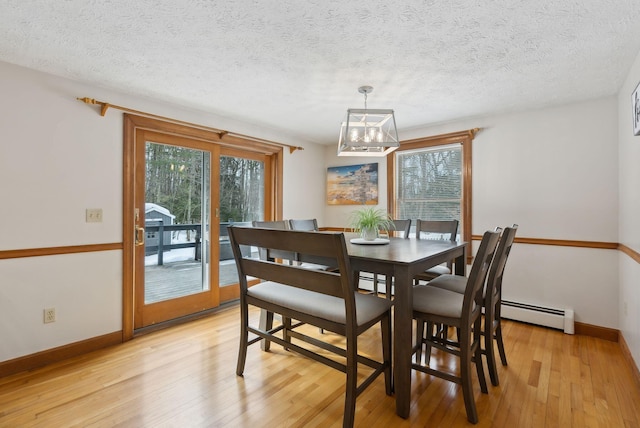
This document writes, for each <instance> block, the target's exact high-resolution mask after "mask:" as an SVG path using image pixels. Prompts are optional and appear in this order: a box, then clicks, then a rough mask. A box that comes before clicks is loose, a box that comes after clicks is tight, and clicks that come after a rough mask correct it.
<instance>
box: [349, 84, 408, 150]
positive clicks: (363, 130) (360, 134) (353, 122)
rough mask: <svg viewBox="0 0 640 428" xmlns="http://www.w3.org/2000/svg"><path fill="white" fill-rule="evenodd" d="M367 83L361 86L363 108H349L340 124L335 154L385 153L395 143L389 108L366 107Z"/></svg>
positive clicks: (395, 136) (393, 123) (393, 120)
mask: <svg viewBox="0 0 640 428" xmlns="http://www.w3.org/2000/svg"><path fill="white" fill-rule="evenodd" d="M371 91H373V87H371V86H361V87H359V88H358V92H360V93H361V94H364V109H354V108H350V109H348V110H347V120H346V122H342V126H341V127H340V139H339V140H338V156H380V157H382V156H386V155H388V154H389V153H391V152H392V151H394V150H395V149H397V148H398V147H400V141H399V140H398V130H397V129H396V119H395V117H394V115H393V110H391V109H367V94H370V93H371Z"/></svg>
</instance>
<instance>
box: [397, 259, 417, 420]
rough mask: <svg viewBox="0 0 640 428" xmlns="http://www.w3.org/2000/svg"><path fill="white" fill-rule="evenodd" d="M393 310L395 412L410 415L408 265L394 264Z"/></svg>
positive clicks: (410, 315)
mask: <svg viewBox="0 0 640 428" xmlns="http://www.w3.org/2000/svg"><path fill="white" fill-rule="evenodd" d="M394 277H395V300H394V306H395V308H394V312H393V318H394V321H393V327H394V332H393V340H394V348H393V368H394V370H393V374H394V389H395V393H396V414H397V415H398V416H400V417H402V418H405V419H406V418H408V417H409V409H410V407H411V348H412V346H411V345H412V340H413V332H412V319H413V305H412V300H413V287H412V279H411V276H410V275H409V269H408V267H407V266H396V270H395V273H394Z"/></svg>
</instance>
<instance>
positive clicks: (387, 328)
mask: <svg viewBox="0 0 640 428" xmlns="http://www.w3.org/2000/svg"><path fill="white" fill-rule="evenodd" d="M380 329H381V330H382V361H383V362H384V363H387V364H388V365H387V368H386V369H385V370H384V388H385V392H386V393H387V395H392V394H393V373H391V367H392V364H391V358H392V357H391V314H389V315H388V316H387V317H385V318H383V319H382V320H381V321H380Z"/></svg>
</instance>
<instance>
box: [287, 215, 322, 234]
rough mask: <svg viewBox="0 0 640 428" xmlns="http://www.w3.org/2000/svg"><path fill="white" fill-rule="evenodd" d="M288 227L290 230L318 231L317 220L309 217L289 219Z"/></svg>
mask: <svg viewBox="0 0 640 428" xmlns="http://www.w3.org/2000/svg"><path fill="white" fill-rule="evenodd" d="M289 228H290V229H291V230H303V231H305V230H306V231H316V232H317V231H318V220H317V219H315V218H310V219H301V220H300V219H291V220H289Z"/></svg>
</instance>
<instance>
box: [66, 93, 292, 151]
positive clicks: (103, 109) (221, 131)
mask: <svg viewBox="0 0 640 428" xmlns="http://www.w3.org/2000/svg"><path fill="white" fill-rule="evenodd" d="M76 99H77V100H78V101H82V102H83V103H85V104H96V105H100V106H101V108H100V116H104V115H105V114H107V110H108V109H109V107H111V108H115V109H118V110H121V111H124V112H127V113H133V114H138V115H141V116H145V117H150V118H153V119H161V120H164V121H167V122H171V123H175V124H179V125H188V126H193V127H196V128H200V129H205V130H207V131H212V132H215V133H217V134H219V135H220V137H222V136H224V135H229V136H231V137H240V138H245V139H248V140H252V141H256V142H259V143H266V144H273V145H276V146H280V147H288V148H289V153H293V152H295V151H296V150H304V147H300V146H292V145H290V144H284V143H278V142H276V141H271V140H265V139H263V138H257V137H252V136H250V135H244V134H238V133H235V132H229V131H225V130H224V129H217V128H212V127H210V126H204V125H199V124H197V123H191V122H185V121H183V120H178V119H172V118H170V117H165V116H159V115H157V114H153V113H147V112H144V111H139V110H134V109H130V108H128V107H122V106H117V105H115V104H109V103H106V102H104V101H97V100H95V99H93V98H88V97H84V98H80V97H78V98H76Z"/></svg>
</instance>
